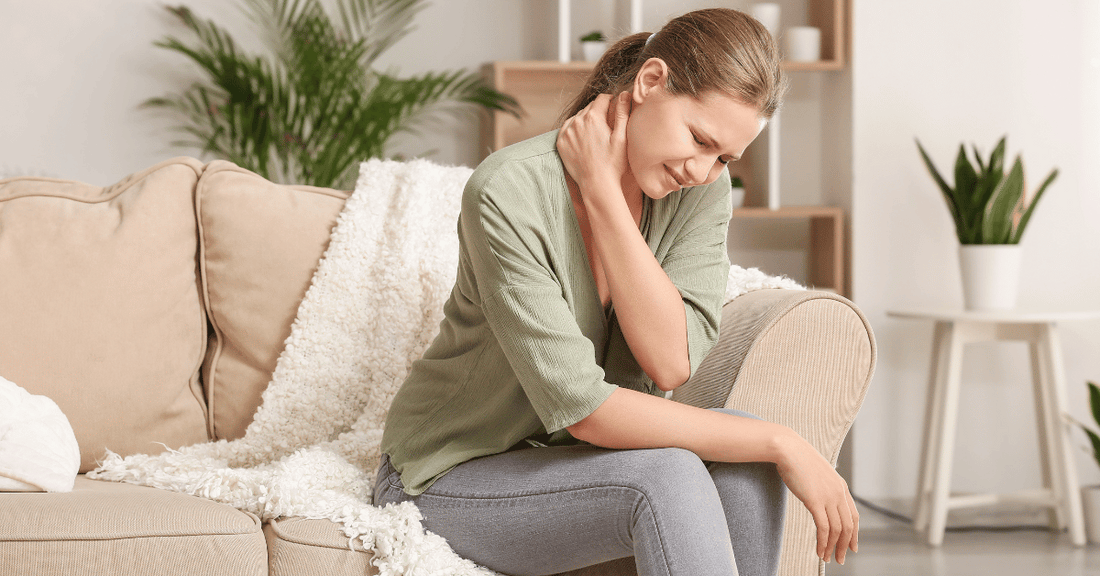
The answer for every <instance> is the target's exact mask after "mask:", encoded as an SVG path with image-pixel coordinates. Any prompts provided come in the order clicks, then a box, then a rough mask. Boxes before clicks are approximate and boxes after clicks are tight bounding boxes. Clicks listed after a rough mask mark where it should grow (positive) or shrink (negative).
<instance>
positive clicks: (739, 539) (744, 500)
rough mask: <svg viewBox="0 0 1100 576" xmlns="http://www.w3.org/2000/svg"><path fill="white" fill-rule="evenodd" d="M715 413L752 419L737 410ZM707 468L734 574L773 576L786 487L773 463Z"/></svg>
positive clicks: (720, 463)
mask: <svg viewBox="0 0 1100 576" xmlns="http://www.w3.org/2000/svg"><path fill="white" fill-rule="evenodd" d="M715 410H717V411H718V412H725V413H727V414H734V415H737V416H745V417H748V418H756V416H753V415H752V414H749V413H748V412H741V411H739V410H730V409H724V408H718V409H715ZM707 469H708V470H709V471H710V475H711V478H712V479H713V480H714V485H715V486H716V487H717V488H718V497H719V498H720V499H721V500H722V508H723V510H724V511H725V514H726V524H727V525H728V526H729V530H730V542H731V543H732V545H733V557H734V558H735V559H736V560H737V571H738V573H739V574H740V575H741V576H757V575H760V576H765V575H770V574H776V573H777V572H778V570H779V551H780V548H781V547H782V543H783V518H784V516H785V514H786V508H787V487H786V486H784V485H783V480H782V479H781V478H780V477H779V471H778V470H777V469H776V467H775V464H772V463H770V462H748V463H743V464H727V463H723V462H712V463H710V464H708V465H707Z"/></svg>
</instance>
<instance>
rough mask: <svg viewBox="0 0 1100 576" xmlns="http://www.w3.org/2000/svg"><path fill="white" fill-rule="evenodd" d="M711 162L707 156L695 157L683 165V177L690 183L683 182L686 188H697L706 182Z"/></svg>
mask: <svg viewBox="0 0 1100 576" xmlns="http://www.w3.org/2000/svg"><path fill="white" fill-rule="evenodd" d="M712 163H713V161H712V160H711V157H709V156H702V155H698V154H697V155H695V156H693V157H692V158H689V159H688V161H687V162H685V163H684V176H686V177H687V178H688V180H690V182H684V185H686V186H698V185H700V184H702V183H704V182H706V181H707V177H708V176H710V168H711V164H712Z"/></svg>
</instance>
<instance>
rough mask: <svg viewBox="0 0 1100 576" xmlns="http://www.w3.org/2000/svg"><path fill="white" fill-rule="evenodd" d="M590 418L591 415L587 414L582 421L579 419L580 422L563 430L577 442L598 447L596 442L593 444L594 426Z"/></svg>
mask: <svg viewBox="0 0 1100 576" xmlns="http://www.w3.org/2000/svg"><path fill="white" fill-rule="evenodd" d="M592 416H593V415H592V414H589V415H588V416H585V417H584V418H583V419H581V421H580V422H577V423H576V424H573V425H572V426H566V427H565V429H566V431H568V432H569V434H570V435H571V436H573V437H574V438H576V439H577V440H580V441H581V442H588V443H589V444H593V445H596V446H599V444H598V443H597V442H594V440H595V439H596V438H595V436H596V434H595V429H596V425H595V422H594V418H593V417H592Z"/></svg>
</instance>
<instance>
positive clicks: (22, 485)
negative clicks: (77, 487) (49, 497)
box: [0, 377, 80, 492]
mask: <svg viewBox="0 0 1100 576" xmlns="http://www.w3.org/2000/svg"><path fill="white" fill-rule="evenodd" d="M79 469H80V446H79V445H77V443H76V435H74V434H73V428H72V426H70V425H69V419H68V418H66V417H65V414H64V413H63V412H62V411H61V408H58V406H57V404H56V403H55V402H54V401H53V400H51V399H49V398H47V397H46V396H39V395H36V394H31V393H30V392H27V391H26V390H25V389H23V387H21V386H17V385H16V384H15V383H14V382H11V381H9V380H6V379H4V378H3V377H0V492H42V491H45V492H72V490H73V484H74V483H75V482H76V474H77V471H78V470H79Z"/></svg>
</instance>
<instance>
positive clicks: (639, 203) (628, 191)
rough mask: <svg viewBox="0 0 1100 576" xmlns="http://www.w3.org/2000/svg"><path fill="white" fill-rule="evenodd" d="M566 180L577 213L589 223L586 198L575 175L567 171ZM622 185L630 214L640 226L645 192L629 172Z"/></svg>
mask: <svg viewBox="0 0 1100 576" xmlns="http://www.w3.org/2000/svg"><path fill="white" fill-rule="evenodd" d="M565 182H566V185H567V186H568V188H569V197H570V198H571V199H572V201H573V208H574V210H575V211H576V213H577V218H578V219H581V220H582V221H583V222H584V223H585V224H587V222H588V211H587V210H586V209H585V207H584V198H583V196H582V195H581V191H580V187H579V186H578V185H577V181H576V180H574V179H573V176H572V175H570V174H569V172H568V171H566V172H565ZM621 187H622V191H623V199H625V200H626V206H627V208H629V209H630V215H631V216H632V217H633V218H634V223H635V224H637V225H638V226H639V227H640V226H641V222H642V207H643V205H644V199H645V194H644V193H643V192H642V189H641V188H640V187H639V186H638V184H637V182H635V180H634V175H633V174H631V173H629V172H627V173H626V174H624V175H623V178H622V183H621Z"/></svg>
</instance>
